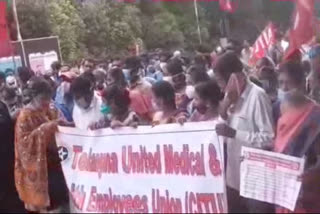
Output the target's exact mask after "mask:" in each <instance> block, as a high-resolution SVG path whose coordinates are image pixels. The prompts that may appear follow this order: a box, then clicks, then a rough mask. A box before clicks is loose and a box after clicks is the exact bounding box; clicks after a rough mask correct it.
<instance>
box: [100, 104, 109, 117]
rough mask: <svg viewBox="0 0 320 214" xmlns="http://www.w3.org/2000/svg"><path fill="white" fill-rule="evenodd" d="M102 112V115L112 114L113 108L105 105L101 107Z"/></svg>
mask: <svg viewBox="0 0 320 214" xmlns="http://www.w3.org/2000/svg"><path fill="white" fill-rule="evenodd" d="M100 111H101V113H102V114H104V115H108V114H110V112H111V108H110V106H108V105H105V104H104V105H102V106H101V109H100Z"/></svg>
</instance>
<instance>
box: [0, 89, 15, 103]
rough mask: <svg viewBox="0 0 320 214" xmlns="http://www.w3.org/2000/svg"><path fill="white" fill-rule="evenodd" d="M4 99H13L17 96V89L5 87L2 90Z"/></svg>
mask: <svg viewBox="0 0 320 214" xmlns="http://www.w3.org/2000/svg"><path fill="white" fill-rule="evenodd" d="M1 95H2V98H3V100H4V101H8V100H11V99H13V98H15V97H16V96H17V93H16V90H15V89H13V88H8V87H5V88H4V89H3V91H2V92H1Z"/></svg>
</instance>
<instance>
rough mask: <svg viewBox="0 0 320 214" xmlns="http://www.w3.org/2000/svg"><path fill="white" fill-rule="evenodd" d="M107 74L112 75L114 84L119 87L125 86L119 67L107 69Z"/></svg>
mask: <svg viewBox="0 0 320 214" xmlns="http://www.w3.org/2000/svg"><path fill="white" fill-rule="evenodd" d="M109 75H110V76H112V78H113V79H115V81H116V84H117V85H118V86H119V87H122V88H125V87H127V82H126V78H125V76H124V74H123V72H122V70H121V69H120V68H113V69H111V70H110V71H109Z"/></svg>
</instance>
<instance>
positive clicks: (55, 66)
mask: <svg viewBox="0 0 320 214" xmlns="http://www.w3.org/2000/svg"><path fill="white" fill-rule="evenodd" d="M61 68H62V65H61V63H60V62H58V61H55V62H53V63H52V64H51V69H52V70H54V71H58V70H60V69H61Z"/></svg>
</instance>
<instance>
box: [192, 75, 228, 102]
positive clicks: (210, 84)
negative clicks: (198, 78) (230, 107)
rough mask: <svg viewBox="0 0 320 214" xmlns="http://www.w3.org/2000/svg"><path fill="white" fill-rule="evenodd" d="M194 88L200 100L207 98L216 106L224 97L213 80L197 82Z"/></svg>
mask: <svg viewBox="0 0 320 214" xmlns="http://www.w3.org/2000/svg"><path fill="white" fill-rule="evenodd" d="M195 90H196V93H197V94H198V95H199V97H200V98H201V99H202V100H208V101H209V102H210V103H211V104H212V105H214V106H218V105H219V102H220V101H221V100H222V99H223V97H224V94H223V93H222V92H221V90H220V88H219V86H218V84H217V83H216V82H215V81H214V80H210V81H207V82H202V83H199V84H198V85H196V87H195Z"/></svg>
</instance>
